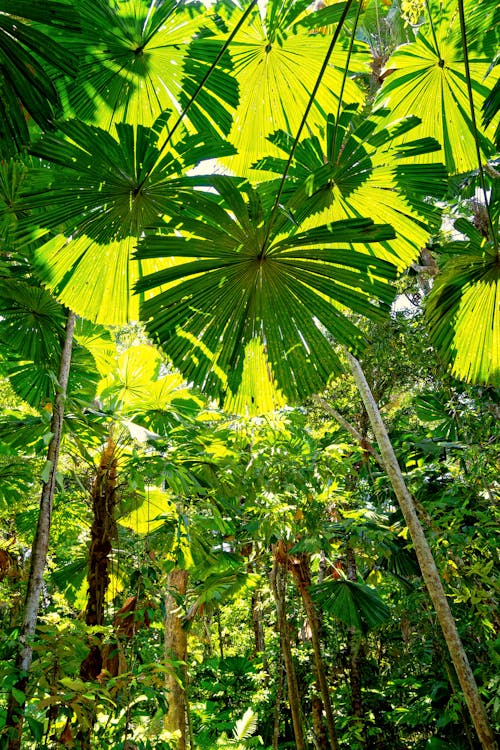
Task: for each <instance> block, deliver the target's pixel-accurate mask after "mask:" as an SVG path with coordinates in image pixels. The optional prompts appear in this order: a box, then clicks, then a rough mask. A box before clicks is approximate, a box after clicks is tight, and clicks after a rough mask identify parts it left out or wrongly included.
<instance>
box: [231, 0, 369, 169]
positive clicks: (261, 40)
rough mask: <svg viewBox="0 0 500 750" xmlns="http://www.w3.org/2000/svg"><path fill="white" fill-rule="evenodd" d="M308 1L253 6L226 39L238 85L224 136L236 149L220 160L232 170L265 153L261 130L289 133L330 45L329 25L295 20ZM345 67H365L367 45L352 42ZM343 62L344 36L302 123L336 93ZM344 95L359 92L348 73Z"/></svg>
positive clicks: (319, 116) (354, 97)
mask: <svg viewBox="0 0 500 750" xmlns="http://www.w3.org/2000/svg"><path fill="white" fill-rule="evenodd" d="M308 6H310V3H309V2H306V1H305V0H295V2H289V3H281V4H279V3H275V2H268V3H266V4H265V13H264V14H261V12H259V10H258V9H257V8H256V9H255V11H254V12H253V14H251V16H250V17H249V20H248V22H247V24H246V25H245V26H244V28H243V29H242V30H241V31H240V32H239V33H238V35H237V37H236V38H235V40H234V41H233V42H232V44H231V45H230V48H229V49H230V53H231V57H232V60H233V64H234V75H235V76H236V79H237V81H238V84H239V88H240V101H239V105H238V107H237V109H236V113H235V116H234V120H233V124H232V128H231V131H230V133H229V140H230V141H231V143H233V144H234V145H235V146H236V149H237V155H236V156H233V157H231V158H230V159H228V160H224V163H225V164H226V165H227V166H228V167H229V168H230V170H231V171H232V172H233V173H235V174H246V173H248V169H249V167H250V166H251V164H252V163H253V162H255V161H256V160H257V159H259V158H261V157H263V156H265V155H266V154H268V153H269V144H268V143H266V136H267V135H269V134H270V133H273V132H274V131H275V130H278V129H283V130H286V131H287V132H288V133H291V134H292V135H295V134H296V132H297V130H298V127H299V124H300V122H301V119H302V116H303V114H304V112H305V109H306V107H307V104H308V102H309V98H310V95H311V91H312V90H313V87H314V85H315V83H316V79H317V77H318V74H319V72H320V69H321V66H322V64H323V61H324V59H325V56H326V54H327V51H328V47H329V45H330V41H331V36H332V33H333V29H334V28H335V27H333V28H330V27H329V28H328V29H326V30H325V31H324V32H323V31H319V32H318V29H312V30H309V29H307V28H306V26H305V25H302V24H301V20H302V19H303V18H304V16H307V14H309V13H310V10H308ZM355 49H356V54H355V55H354V57H353V58H352V59H351V73H354V72H360V71H363V72H366V70H367V69H368V68H367V64H368V54H367V53H368V49H367V47H366V46H365V45H363V44H361V43H356V45H355ZM346 63H347V52H346V42H345V39H343V40H339V41H338V42H337V44H336V47H335V49H334V52H333V55H332V57H331V59H330V65H329V66H328V67H327V69H326V71H325V74H324V76H323V79H322V83H321V85H320V88H319V90H318V92H317V95H316V97H315V100H314V105H313V109H312V111H311V114H310V117H309V119H308V124H310V125H312V124H313V123H318V122H322V121H323V118H324V113H325V112H329V111H330V110H331V108H332V103H333V102H336V101H337V99H338V92H339V91H340V90H341V88H342V81H343V78H344V73H343V70H344V66H345V64H346ZM343 97H344V101H346V102H360V101H362V98H363V95H362V92H361V90H360V89H359V88H358V86H357V85H356V84H355V83H354V81H352V80H351V78H350V77H349V76H347V79H346V81H345V88H344V92H343Z"/></svg>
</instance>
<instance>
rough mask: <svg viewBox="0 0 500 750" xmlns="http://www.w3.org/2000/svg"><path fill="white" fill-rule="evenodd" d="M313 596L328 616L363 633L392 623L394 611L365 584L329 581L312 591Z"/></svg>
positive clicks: (316, 586) (313, 588) (318, 585)
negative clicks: (392, 612)
mask: <svg viewBox="0 0 500 750" xmlns="http://www.w3.org/2000/svg"><path fill="white" fill-rule="evenodd" d="M311 593H312V596H313V598H314V600H315V601H316V602H317V603H318V606H320V607H321V609H322V610H323V611H324V612H328V614H330V615H333V616H334V617H337V618H338V619H339V620H341V621H342V622H343V623H345V624H346V625H348V626H349V627H351V628H356V629H357V630H361V631H362V632H363V633H365V632H366V631H367V630H371V629H372V628H376V627H378V626H379V625H382V624H383V623H384V622H387V621H388V620H389V619H390V610H389V608H388V606H387V604H385V602H384V601H383V600H382V599H381V598H380V596H379V594H378V593H377V591H376V590H375V589H373V588H371V587H370V586H366V585H365V584H362V583H356V582H355V581H348V580H337V581H325V582H324V583H321V584H317V585H315V586H313V587H311Z"/></svg>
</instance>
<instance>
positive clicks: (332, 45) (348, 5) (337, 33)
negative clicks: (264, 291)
mask: <svg viewBox="0 0 500 750" xmlns="http://www.w3.org/2000/svg"><path fill="white" fill-rule="evenodd" d="M352 3H353V0H347V3H346V5H345V8H344V10H343V12H342V15H341V17H340V19H339V22H338V24H337V28H336V29H335V32H334V34H333V37H332V41H331V42H330V46H329V47H328V51H327V53H326V55H325V59H324V60H323V64H322V66H321V69H320V71H319V73H318V77H317V79H316V83H315V84H314V87H313V90H312V91H311V96H310V97H309V101H308V103H307V107H306V109H305V112H304V114H303V116H302V120H301V121H300V125H299V128H298V130H297V135H296V136H295V139H294V142H293V143H292V148H291V149H290V154H289V156H288V160H287V162H286V164H285V168H284V170H283V174H282V176H281V180H280V184H279V187H278V192H277V194H276V198H275V200H274V204H273V207H272V209H271V215H270V216H269V221H268V223H267V228H266V234H265V237H264V242H263V243H262V249H261V252H260V255H259V259H260V260H261V259H262V258H263V257H264V254H265V252H266V248H267V245H268V243H269V237H270V235H271V229H272V228H273V224H274V221H275V219H276V214H277V212H278V208H279V203H280V198H281V194H282V192H283V188H284V186H285V180H286V178H287V174H288V170H289V169H290V165H291V163H292V160H293V156H294V154H295V149H296V148H297V145H298V142H299V140H300V136H301V134H302V131H303V129H304V125H305V124H306V120H307V117H308V115H309V112H310V111H311V107H312V105H313V104H314V99H315V97H316V94H317V91H318V89H319V86H320V83H321V80H322V78H323V75H324V73H325V70H326V68H327V65H328V63H329V61H330V57H331V56H332V53H333V50H334V48H335V45H336V43H337V39H338V38H339V36H340V32H341V30H342V27H343V25H344V21H345V19H346V18H347V15H348V13H349V10H350V9H351V5H352ZM359 3H360V4H361V0H359Z"/></svg>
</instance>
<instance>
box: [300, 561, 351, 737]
mask: <svg viewBox="0 0 500 750" xmlns="http://www.w3.org/2000/svg"><path fill="white" fill-rule="evenodd" d="M289 566H290V570H291V571H292V575H293V577H294V580H295V585H296V586H297V589H298V591H299V594H300V596H301V598H302V602H303V604H304V609H305V610H306V615H307V622H308V624H309V628H310V630H311V641H312V647H313V659H314V670H313V671H314V677H315V680H316V684H317V686H318V688H319V692H320V694H321V700H322V703H323V708H324V711H325V717H326V725H327V728H328V736H329V740H330V747H331V749H332V750H338V747H339V744H338V740H337V731H336V728H335V720H334V718H333V711H332V703H331V700H330V691H329V688H328V682H327V679H326V672H325V667H324V663H323V656H322V654H321V642H320V636H319V632H320V621H319V616H318V612H317V611H316V607H315V606H314V603H313V600H312V599H311V594H310V593H309V587H310V585H311V565H310V560H309V555H306V554H299V555H294V556H293V557H292V558H289Z"/></svg>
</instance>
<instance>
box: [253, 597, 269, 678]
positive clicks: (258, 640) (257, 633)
mask: <svg viewBox="0 0 500 750" xmlns="http://www.w3.org/2000/svg"><path fill="white" fill-rule="evenodd" d="M252 626H253V634H254V644H255V650H254V654H255V655H256V656H257V655H261V656H262V662H263V665H264V669H266V661H267V660H266V642H265V638H264V625H263V624H262V597H261V595H260V591H258V590H254V591H252Z"/></svg>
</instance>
